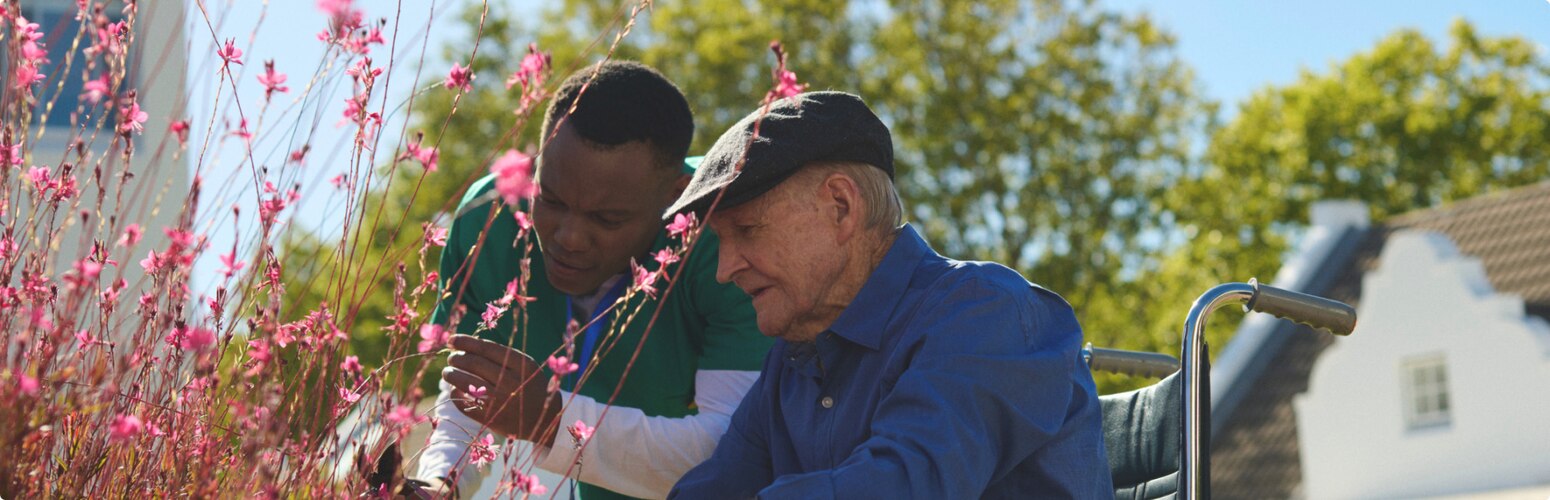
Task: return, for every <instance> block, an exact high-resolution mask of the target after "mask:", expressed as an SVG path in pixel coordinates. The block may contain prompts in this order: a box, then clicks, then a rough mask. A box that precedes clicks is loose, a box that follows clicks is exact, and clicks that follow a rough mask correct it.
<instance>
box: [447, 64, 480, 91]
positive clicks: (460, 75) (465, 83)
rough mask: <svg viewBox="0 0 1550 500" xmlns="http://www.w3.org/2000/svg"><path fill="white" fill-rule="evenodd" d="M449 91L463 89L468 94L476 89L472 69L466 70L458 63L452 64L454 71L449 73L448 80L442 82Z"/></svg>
mask: <svg viewBox="0 0 1550 500" xmlns="http://www.w3.org/2000/svg"><path fill="white" fill-rule="evenodd" d="M442 85H445V86H446V87H447V88H448V89H463V92H468V91H470V90H473V88H474V72H473V70H472V69H471V68H465V67H463V65H461V64H458V63H452V69H451V70H449V71H447V80H446V81H444V82H442Z"/></svg>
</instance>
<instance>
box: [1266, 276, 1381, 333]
mask: <svg viewBox="0 0 1550 500" xmlns="http://www.w3.org/2000/svg"><path fill="white" fill-rule="evenodd" d="M1249 286H1251V287H1254V294H1253V296H1251V297H1249V301H1248V302H1247V303H1245V304H1243V310H1245V311H1257V312H1262V313H1266V314H1270V315H1273V316H1275V317H1277V318H1281V319H1285V320H1288V321H1293V322H1296V323H1301V324H1304V325H1308V326H1311V327H1313V328H1318V329H1321V330H1325V331H1328V332H1329V333H1333V334H1335V335H1341V336H1345V335H1350V334H1351V331H1352V330H1355V329H1356V310H1355V309H1352V308H1351V306H1348V305H1346V304H1344V303H1341V302H1338V301H1334V300H1330V299H1326V298H1323V297H1317V296H1313V295H1308V294H1305V293H1300V292H1294V291H1291V290H1285V289H1281V288H1276V287H1273V286H1270V285H1266V284H1263V283H1260V282H1258V281H1256V280H1254V279H1250V280H1249Z"/></svg>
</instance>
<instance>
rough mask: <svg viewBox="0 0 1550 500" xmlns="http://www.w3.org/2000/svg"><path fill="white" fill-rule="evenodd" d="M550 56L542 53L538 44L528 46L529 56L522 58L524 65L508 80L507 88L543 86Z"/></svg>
mask: <svg viewBox="0 0 1550 500" xmlns="http://www.w3.org/2000/svg"><path fill="white" fill-rule="evenodd" d="M549 61H550V59H549V54H546V53H543V52H540V51H539V50H538V44H536V43H530V44H528V45H527V55H526V56H524V57H523V58H522V64H521V65H520V66H518V67H517V71H516V72H514V73H512V74H511V76H510V77H508V78H506V88H507V89H510V88H511V87H514V86H516V85H518V84H521V85H522V88H523V89H527V88H529V87H536V86H540V85H543V81H544V80H543V77H544V70H546V69H548V68H549Z"/></svg>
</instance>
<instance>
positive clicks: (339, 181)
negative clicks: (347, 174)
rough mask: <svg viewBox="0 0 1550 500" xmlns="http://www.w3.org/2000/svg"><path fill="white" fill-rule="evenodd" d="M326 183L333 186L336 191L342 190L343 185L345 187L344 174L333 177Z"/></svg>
mask: <svg viewBox="0 0 1550 500" xmlns="http://www.w3.org/2000/svg"><path fill="white" fill-rule="evenodd" d="M328 183H329V184H333V185H334V188H336V189H344V185H345V179H344V174H339V175H336V176H334V177H333V178H332V179H329V180H328Z"/></svg>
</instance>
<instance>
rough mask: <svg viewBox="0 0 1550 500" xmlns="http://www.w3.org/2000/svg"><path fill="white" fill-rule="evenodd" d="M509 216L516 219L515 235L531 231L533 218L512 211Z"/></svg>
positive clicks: (518, 211)
mask: <svg viewBox="0 0 1550 500" xmlns="http://www.w3.org/2000/svg"><path fill="white" fill-rule="evenodd" d="M511 216H512V217H513V218H515V219H517V229H518V231H517V233H518V234H519V235H521V234H526V233H527V231H528V230H529V229H533V218H532V217H529V216H528V215H527V212H523V211H521V210H513V211H511Z"/></svg>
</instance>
